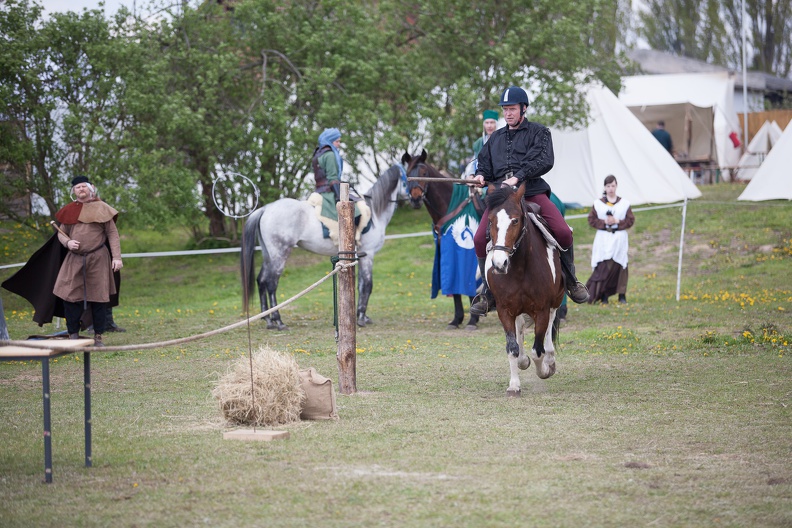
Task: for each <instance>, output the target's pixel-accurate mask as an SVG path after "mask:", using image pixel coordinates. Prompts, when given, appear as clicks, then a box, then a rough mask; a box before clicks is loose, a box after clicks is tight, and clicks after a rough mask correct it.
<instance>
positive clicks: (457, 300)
mask: <svg viewBox="0 0 792 528" xmlns="http://www.w3.org/2000/svg"><path fill="white" fill-rule="evenodd" d="M426 157H427V154H426V151H425V150H422V151H421V155H420V156H418V157H412V156H410V155H409V154H408V153H406V152H405V153H404V156H402V165H404V167H406V171H407V176H408V177H416V176H419V177H431V178H448V179H449V180H450V179H452V178H451V177H450V176H446V175H445V174H443V173H442V172H440V171H439V170H437V169H436V168H434V167H432V166H431V165H429V164H428V163H426ZM453 187H454V185H453V184H452V183H434V182H415V181H408V182H407V193H408V194H409V197H410V204H411V205H412V206H413V207H414V208H415V209H420V208H421V204H422V203H423V204H425V205H426V210H427V211H428V212H429V216H431V217H432V229H433V230H434V232H435V234H436V235H437V236H438V237H442V233H441V232H440V230H441V229H442V228H443V225H444V224H445V223H446V221H447V220H446V216H447V213H448V205H449V202H450V201H451V195H452V191H453ZM475 197H476V198H477V199H478V202H479V205H480V209H481V210H482V211H483V209H484V207H483V204H482V203H481V198H480V197H479V196H478V195H476V196H475ZM463 206H464V204H463ZM459 209H460V210H461V209H462V207H460V208H459ZM477 209H479V206H477ZM479 214H480V213H479ZM451 216H454V215H451ZM438 240H439V238H438ZM437 250H438V251H439V248H438V249H437ZM453 297H454V319H453V320H452V321H451V322H450V323H448V329H449V330H450V329H456V328H459V325H460V324H462V321H463V320H464V319H465V308H464V307H463V306H462V295H461V294H459V293H454V294H453ZM469 300H470V302H471V303H472V302H473V298H472V297H471V298H470V299H469ZM478 321H479V316H478V315H471V316H470V320H469V321H468V323H467V326H466V329H467V330H476V329H477V328H478Z"/></svg>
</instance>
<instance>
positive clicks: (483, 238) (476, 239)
mask: <svg viewBox="0 0 792 528" xmlns="http://www.w3.org/2000/svg"><path fill="white" fill-rule="evenodd" d="M526 200H528V201H529V202H533V203H535V204H538V205H539V207H541V208H542V217H543V218H544V219H545V220H547V224H548V225H549V226H550V231H551V232H552V233H553V236H554V237H555V239H556V240H557V241H558V243H559V245H560V246H561V247H562V248H564V249H568V248H569V246H571V245H572V229H570V227H569V225H567V223H566V220H564V217H563V216H561V212H560V211H559V210H558V207H556V206H555V204H554V203H553V202H551V201H550V198H548V197H547V195H546V194H537V195H536V196H531V197H529V198H526ZM488 218H489V207H488V208H487V209H486V210H485V211H484V214H483V215H481V222H480V223H479V227H478V230H477V231H476V234H475V235H474V236H473V244H474V245H475V247H476V256H477V257H478V258H484V257H486V256H487V226H488V221H487V219H488Z"/></svg>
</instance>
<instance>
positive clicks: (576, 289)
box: [567, 281, 589, 304]
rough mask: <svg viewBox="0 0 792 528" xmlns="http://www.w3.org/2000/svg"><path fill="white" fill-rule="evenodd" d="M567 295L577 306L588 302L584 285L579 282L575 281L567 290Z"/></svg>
mask: <svg viewBox="0 0 792 528" xmlns="http://www.w3.org/2000/svg"><path fill="white" fill-rule="evenodd" d="M567 294H568V295H569V298H570V299H572V300H573V301H574V302H576V303H577V304H583V303H584V302H586V301H588V300H589V292H588V289H587V288H586V285H585V284H583V283H582V282H580V281H576V282H575V284H573V285H572V287H571V288H567Z"/></svg>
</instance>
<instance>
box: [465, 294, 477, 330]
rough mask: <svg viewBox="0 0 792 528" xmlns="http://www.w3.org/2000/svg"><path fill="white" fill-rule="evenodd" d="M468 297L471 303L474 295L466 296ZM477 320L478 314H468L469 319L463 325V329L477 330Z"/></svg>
mask: <svg viewBox="0 0 792 528" xmlns="http://www.w3.org/2000/svg"><path fill="white" fill-rule="evenodd" d="M468 298H469V299H470V304H471V305H472V304H473V299H474V297H468ZM478 322H479V316H478V315H475V314H470V320H468V324H467V326H466V327H465V330H478Z"/></svg>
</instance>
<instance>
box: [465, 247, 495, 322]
mask: <svg viewBox="0 0 792 528" xmlns="http://www.w3.org/2000/svg"><path fill="white" fill-rule="evenodd" d="M486 262H487V259H485V258H480V259H478V266H479V271H480V272H481V280H482V284H483V285H482V290H481V293H479V294H478V295H476V297H475V298H474V299H473V300H474V301H476V302H474V303H473V304H471V305H470V315H478V316H479V317H486V316H487V313H488V312H491V311H492V310H494V309H495V297H493V296H492V292H491V291H490V289H489V286H487V275H486V271H485V269H484V267H485V264H486Z"/></svg>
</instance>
